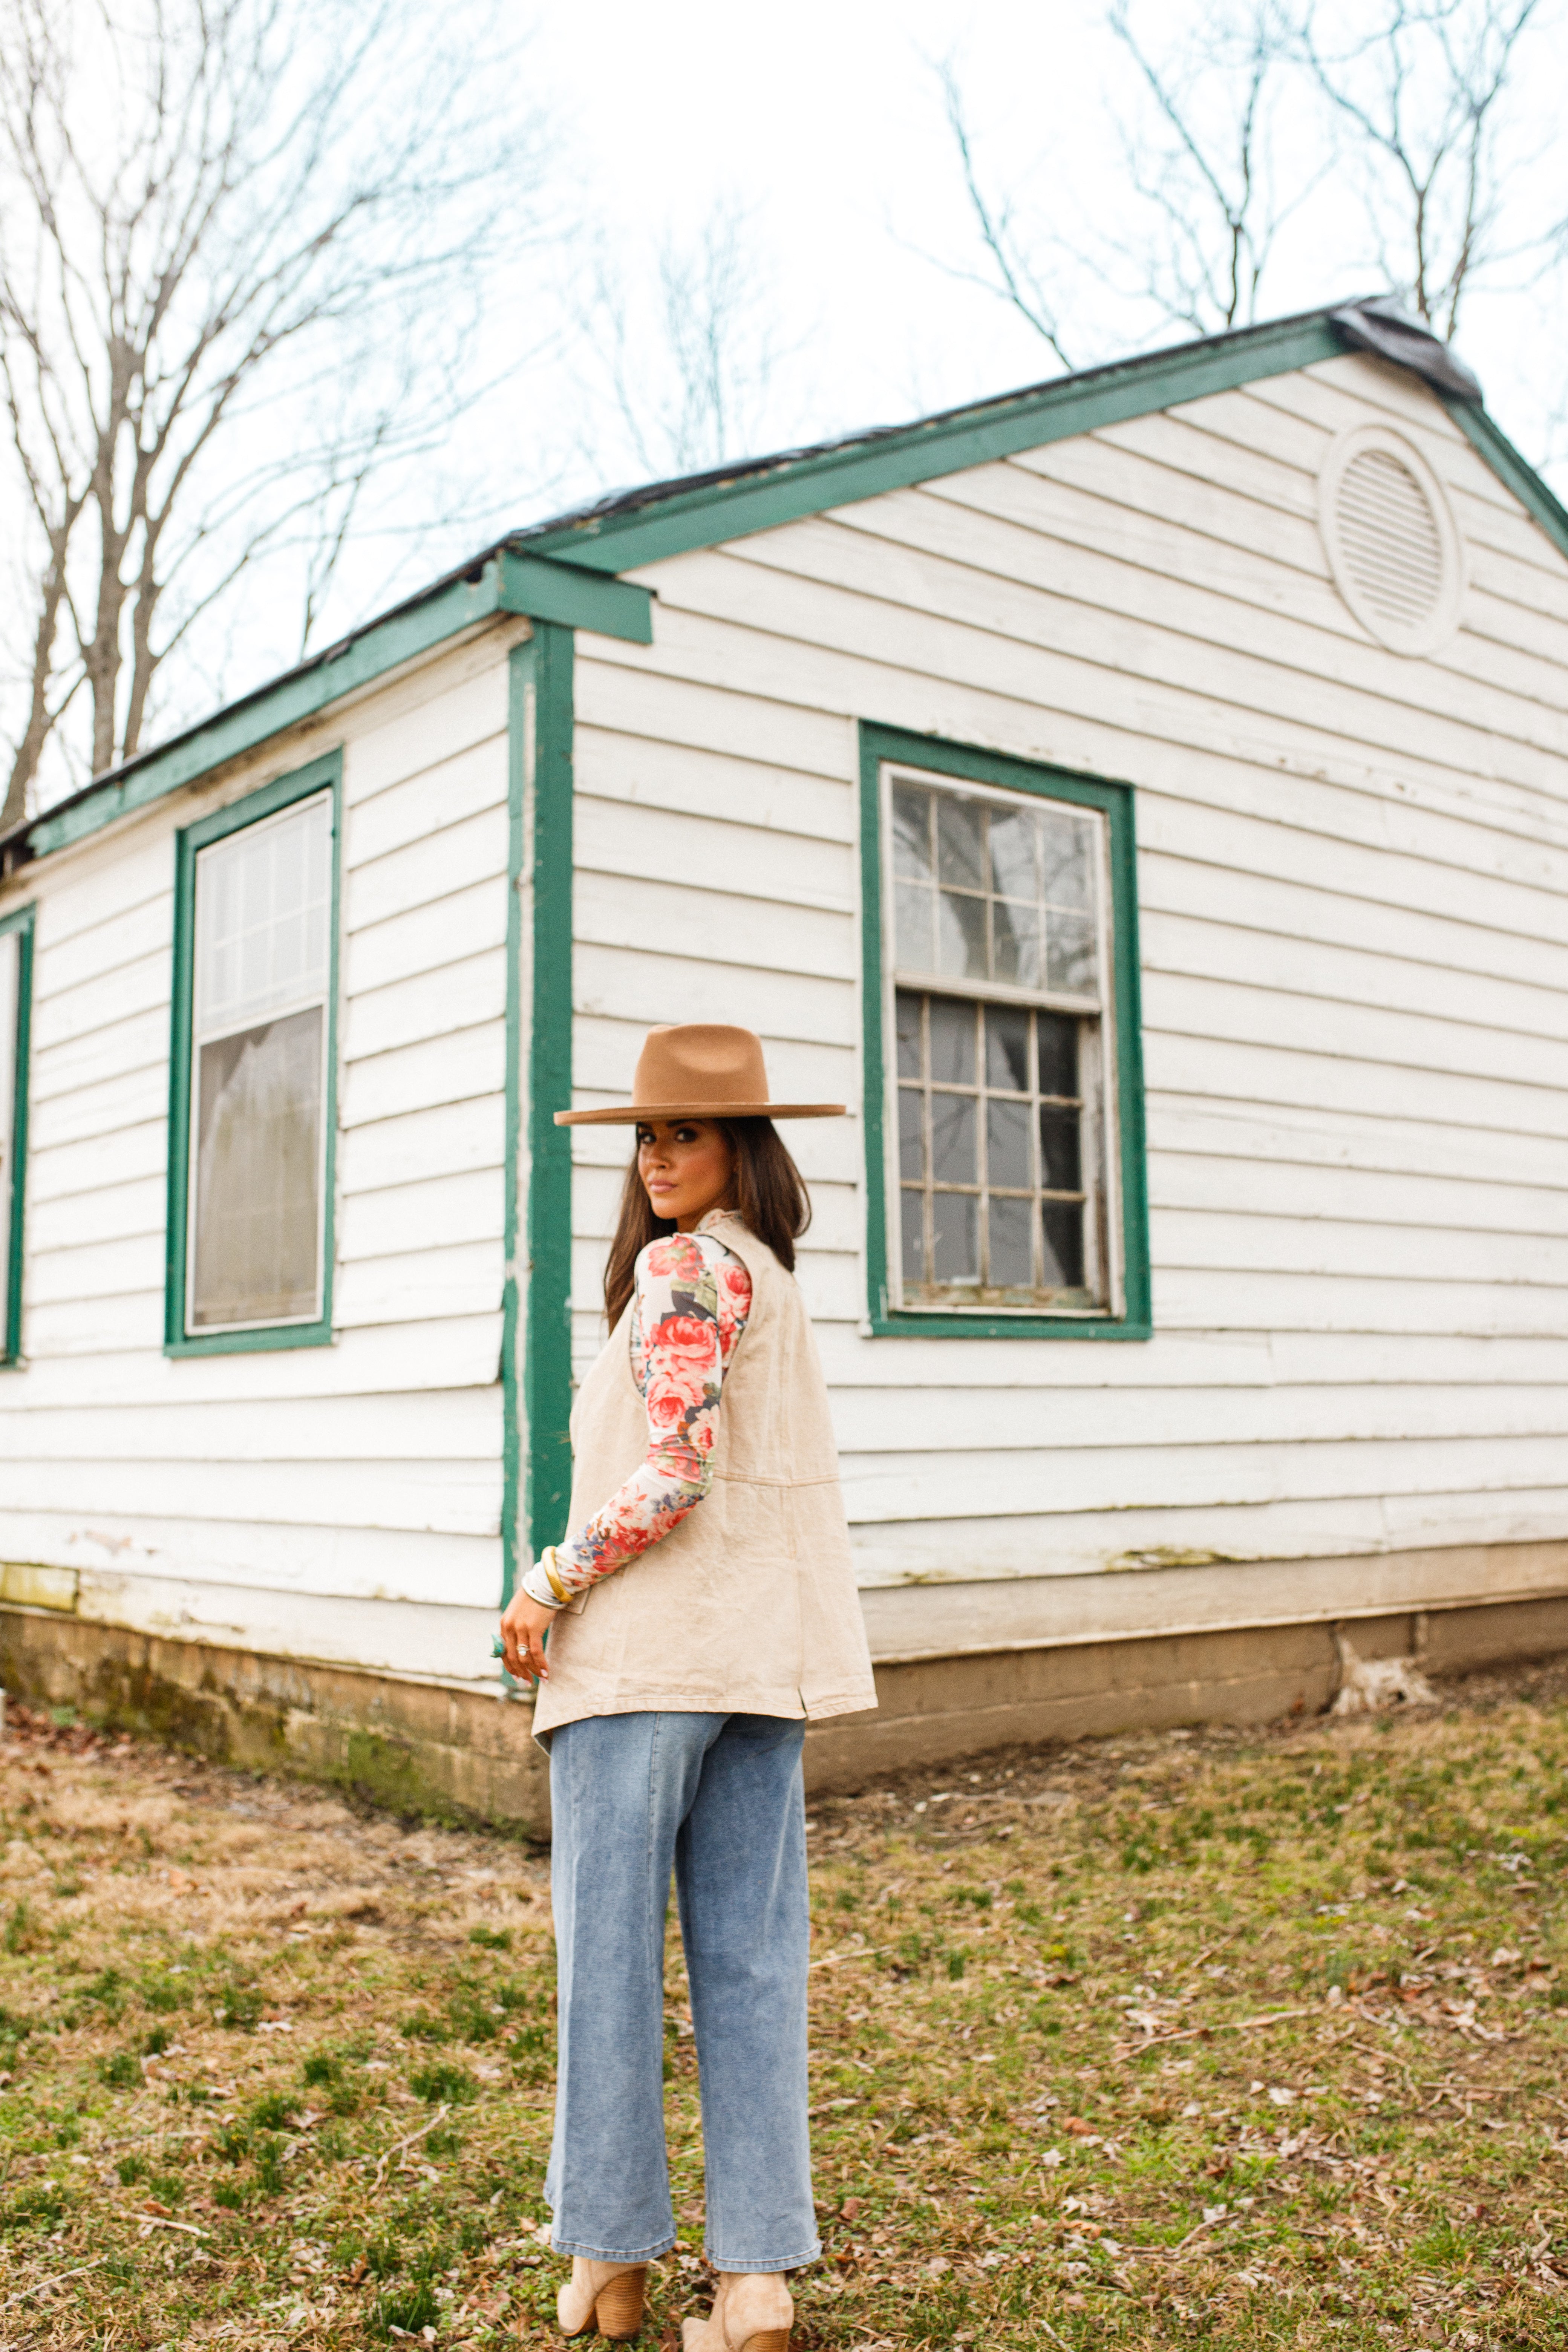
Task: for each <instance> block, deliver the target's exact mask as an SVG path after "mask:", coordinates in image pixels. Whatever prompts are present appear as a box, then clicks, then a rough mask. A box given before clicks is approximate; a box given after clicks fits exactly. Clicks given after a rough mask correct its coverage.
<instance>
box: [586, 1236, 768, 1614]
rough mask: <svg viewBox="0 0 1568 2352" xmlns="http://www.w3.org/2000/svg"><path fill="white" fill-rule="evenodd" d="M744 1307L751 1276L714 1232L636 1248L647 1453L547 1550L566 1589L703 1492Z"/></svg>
mask: <svg viewBox="0 0 1568 2352" xmlns="http://www.w3.org/2000/svg"><path fill="white" fill-rule="evenodd" d="M751 1305H752V1280H751V1276H750V1275H748V1273H747V1272H746V1269H745V1267H744V1266H743V1265H742V1263H741V1261H740V1259H739V1258H738V1257H736V1255H734V1253H733V1251H731V1250H727V1249H726V1248H725V1246H724V1244H723V1243H722V1242H721V1241H720V1240H719V1239H718V1238H717V1236H716V1235H715V1234H710V1233H704V1232H703V1231H702V1230H701V1229H700V1228H699V1230H698V1231H697V1232H696V1233H694V1234H668V1236H666V1237H665V1238H664V1239H663V1240H660V1241H656V1242H649V1244H648V1245H647V1248H646V1249H645V1250H644V1251H643V1253H642V1255H641V1256H640V1257H639V1258H638V1260H637V1312H636V1314H635V1315H634V1316H633V1318H632V1371H633V1373H634V1375H635V1377H636V1380H637V1386H638V1388H639V1389H640V1390H641V1391H642V1393H643V1400H644V1402H645V1404H646V1405H647V1454H646V1456H645V1457H644V1459H643V1462H642V1464H641V1466H640V1467H639V1468H638V1469H637V1470H636V1471H634V1473H633V1474H632V1475H631V1477H629V1478H628V1479H627V1480H626V1484H625V1486H620V1487H617V1489H616V1492H615V1494H613V1495H612V1496H611V1497H610V1499H609V1501H608V1502H607V1503H606V1504H605V1506H604V1507H603V1509H602V1510H599V1511H596V1512H595V1515H594V1517H592V1518H591V1519H590V1520H589V1521H588V1523H587V1525H586V1526H585V1527H584V1528H579V1529H578V1530H577V1531H576V1533H575V1534H574V1535H572V1536H569V1537H568V1538H567V1540H566V1541H565V1542H564V1543H563V1544H558V1545H557V1546H556V1550H555V1567H556V1573H557V1574H558V1575H559V1577H560V1579H561V1581H562V1583H563V1584H564V1585H565V1586H566V1588H567V1590H568V1591H572V1592H581V1591H584V1590H585V1589H586V1588H587V1587H588V1586H589V1585H591V1584H595V1583H597V1581H598V1580H599V1579H600V1578H601V1577H603V1576H612V1575H614V1573H615V1571H616V1569H617V1568H624V1567H625V1566H626V1562H627V1561H628V1560H632V1559H637V1556H638V1554H639V1553H640V1552H645V1551H647V1549H648V1546H649V1545H650V1544H656V1543H658V1540H659V1538H661V1537H662V1536H667V1535H668V1533H669V1532H670V1530H671V1528H678V1527H679V1525H680V1522H681V1520H682V1519H683V1518H685V1517H686V1516H687V1514H688V1512H689V1511H692V1510H695V1508H696V1507H697V1505H698V1504H699V1503H700V1501H701V1500H702V1497H703V1496H704V1495H706V1494H707V1492H708V1490H709V1488H710V1486H711V1485H712V1483H713V1471H712V1466H711V1463H710V1455H711V1454H712V1451H713V1444H714V1440H715V1438H716V1437H717V1435H718V1432H719V1412H720V1396H721V1391H722V1389H723V1385H724V1373H725V1370H726V1369H727V1367H728V1365H729V1362H730V1359H731V1356H732V1355H733V1354H734V1352H735V1344H736V1341H737V1340H738V1339H740V1336H741V1334H742V1331H743V1330H744V1329H745V1327H746V1317H747V1315H748V1314H749V1313H750V1311H751Z"/></svg>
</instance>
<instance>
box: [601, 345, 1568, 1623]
mask: <svg viewBox="0 0 1568 2352" xmlns="http://www.w3.org/2000/svg"><path fill="white" fill-rule="evenodd" d="M1365 421H1380V422H1384V423H1387V422H1392V423H1394V424H1395V425H1398V427H1399V428H1400V429H1401V430H1403V431H1405V433H1407V434H1408V435H1409V436H1411V438H1412V439H1413V440H1414V441H1415V444H1416V446H1418V447H1419V448H1420V449H1421V451H1422V452H1423V453H1424V455H1425V456H1426V458H1427V459H1428V461H1429V462H1430V464H1431V465H1432V466H1433V467H1434V468H1435V470H1436V473H1437V474H1438V476H1439V478H1441V480H1442V481H1443V482H1444V484H1445V485H1446V487H1447V491H1448V494H1449V497H1450V499H1451V500H1452V503H1453V506H1454V509H1455V512H1456V514H1457V516H1458V521H1459V524H1460V528H1461V530H1462V531H1463V533H1464V537H1465V541H1466V545H1467V549H1468V567H1469V569H1468V579H1469V585H1468V593H1467V597H1466V603H1465V613H1464V625H1463V627H1462V629H1461V631H1460V634H1459V635H1458V637H1457V639H1456V640H1455V641H1454V643H1453V644H1452V645H1451V646H1448V647H1447V648H1446V649H1445V650H1444V651H1443V652H1442V653H1441V654H1440V655H1439V656H1436V657H1435V658H1434V659H1431V660H1405V659H1401V658H1399V657H1397V656H1394V655H1391V654H1389V653H1386V652H1384V650H1383V649H1382V648H1381V647H1380V646H1376V645H1375V644H1373V642H1372V641H1371V640H1370V639H1368V638H1367V636H1366V635H1365V634H1364V633H1363V630H1362V629H1361V627H1360V626H1359V625H1358V624H1357V622H1356V621H1355V620H1354V619H1353V617H1352V614H1350V613H1349V611H1348V610H1347V609H1346V607H1345V606H1344V604H1342V601H1341V599H1340V597H1339V595H1338V593H1337V592H1336V591H1335V589H1334V586H1333V584H1332V580H1331V574H1330V571H1329V565H1328V561H1327V558H1326V555H1325V553H1324V551H1323V547H1322V544H1321V540H1320V537H1319V534H1318V529H1317V523H1316V511H1317V488H1316V476H1317V470H1318V467H1319V466H1320V464H1321V460H1322V457H1323V455H1324V453H1325V451H1326V449H1327V447H1328V446H1329V443H1330V440H1331V436H1333V434H1334V433H1336V432H1338V431H1339V430H1340V429H1341V428H1342V427H1343V426H1345V425H1353V424H1357V423H1361V422H1365ZM638 576H639V577H640V578H642V579H643V580H645V581H646V582H647V584H649V585H650V586H652V587H654V588H656V589H657V591H658V599H659V601H658V604H657V606H656V608H655V610H656V615H657V617H656V625H655V640H656V641H655V643H654V645H653V646H651V647H649V648H647V649H646V650H645V649H642V648H639V647H636V646H626V645H621V644H612V643H609V642H607V641H605V640H603V639H598V638H586V637H585V638H583V639H580V641H579V658H578V676H577V712H578V729H579V731H578V743H577V780H578V791H579V803H578V826H577V839H578V856H579V863H580V872H579V877H578V884H577V898H576V927H577V950H576V988H577V1022H576V1038H575V1055H576V1063H575V1067H576V1074H577V1083H578V1087H579V1089H580V1099H581V1100H582V1101H583V1102H584V1103H588V1102H600V1101H610V1100H613V1099H615V1097H616V1093H617V1091H618V1090H619V1089H620V1088H622V1087H624V1086H625V1083H626V1076H627V1074H628V1073H629V1071H630V1067H631V1064H632V1061H633V1058H634V1056H635V1053H636V1049H637V1043H638V1040H639V1039H640V1036H641V1034H642V1032H643V1031H644V1029H645V1028H646V1027H647V1025H648V1024H650V1023H651V1022H654V1021H679V1020H694V1019H705V1018H723V1019H732V1020H738V1021H744V1022H748V1023H750V1024H752V1025H754V1026H755V1027H756V1028H758V1029H759V1030H760V1031H761V1032H762V1033H763V1036H764V1038H765V1040H766V1044H767V1049H768V1055H769V1061H770V1066H771V1067H772V1071H773V1083H774V1086H775V1088H776V1089H777V1091H778V1092H779V1093H781V1094H782V1095H784V1096H790V1095H794V1096H797V1097H805V1098H808V1099H809V1098H820V1097H839V1098H842V1099H846V1100H848V1101H850V1102H852V1103H853V1102H855V1101H857V1100H858V1095H859V1088H860V1079H859V1050H858V1037H859V1026H860V1015H859V987H860V940H859V918H858V887H859V885H858V849H857V842H856V830H857V814H856V812H857V801H858V779H857V772H856V761H857V745H856V735H855V722H856V721H857V720H858V719H871V720H877V721H880V722H883V723H885V724H889V725H892V726H900V727H904V728H908V729H910V730H916V731H921V730H931V731H932V732H934V733H936V734H939V735H942V736H945V737H947V738H949V739H951V740H956V741H958V742H967V743H974V744H981V745H986V746H990V747H992V748H994V749H996V750H1000V751H1006V752H1009V753H1013V754H1015V755H1016V756H1018V757H1020V758H1024V759H1034V760H1039V761H1048V762H1053V763H1056V764H1058V765H1060V766H1062V767H1065V768H1068V769H1072V770H1079V771H1081V772H1086V773H1088V774H1090V775H1098V776H1104V777H1110V778H1118V779H1124V780H1128V781H1131V782H1132V783H1134V784H1135V785H1136V787H1137V790H1138V799H1137V821H1138V830H1139V840H1140V902H1141V922H1142V956H1143V991H1144V1057H1145V1071H1146V1078H1147V1086H1148V1115H1149V1129H1150V1162H1149V1175H1150V1189H1151V1199H1152V1255H1153V1271H1154V1312H1155V1322H1156V1336H1155V1338H1154V1339H1152V1341H1150V1342H1148V1343H1146V1344H1141V1343H1136V1342H1130V1343H1125V1344H1123V1343H1111V1342H1104V1343H1101V1342H1068V1341H1044V1340H1013V1341H995V1340H965V1339H942V1340H925V1339H870V1338H868V1337H866V1336H863V1335H862V1333H861V1330H860V1328H859V1326H860V1318H861V1316H862V1314H863V1312H864V1302H865V1280H864V1271H863V1266H862V1263H861V1248H862V1236H863V1223H864V1204H863V1197H862V1193H861V1190H860V1186H861V1181H862V1180H861V1135H860V1127H859V1122H858V1119H855V1120H849V1121H845V1122H843V1123H841V1124H835V1125H829V1124H826V1123H822V1124H817V1123H808V1124H803V1125H802V1126H801V1127H800V1128H798V1129H795V1130H793V1131H792V1134H791V1142H792V1146H793V1147H794V1148H795V1150H796V1151H797V1154H798V1157H799V1159H800V1160H801V1164H802V1166H803V1169H804V1170H805V1174H806V1176H807V1178H808V1180H809V1181H810V1183H811V1186H812V1191H813V1195H814V1199H815V1202H816V1223H815V1225H814V1228H813V1231H812V1234H811V1235H810V1237H809V1239H808V1241H807V1244H806V1246H805V1252H804V1255H803V1261H802V1276H803V1280H804V1282H805V1286H806V1289H807V1292H808V1294H809V1296H810V1298H811V1300H812V1304H813V1307H814V1308H815V1310H816V1314H817V1317H818V1318H819V1331H820V1336H821V1340H822V1344H823V1350H824V1355H825V1359H826V1365H827V1370H828V1375H829V1380H830V1382H831V1384H832V1387H833V1391H834V1399H835V1410H836V1414H837V1424H838V1429H839V1435H840V1443H841V1446H842V1451H843V1456H844V1467H845V1473H846V1479H847V1493H848V1496H849V1505H850V1514H851V1518H852V1521H853V1523H854V1534H855V1540H856V1543H857V1547H858V1556H859V1563H860V1572H861V1576H862V1580H863V1582H865V1583H866V1584H868V1585H895V1584H898V1583H900V1582H902V1581H905V1580H908V1579H910V1578H912V1577H918V1578H920V1579H922V1580H965V1579H986V1578H994V1577H998V1576H1000V1577H1017V1578H1027V1577H1038V1576H1046V1575H1052V1576H1054V1575H1063V1574H1080V1573H1086V1572H1090V1571H1095V1570H1102V1569H1105V1568H1108V1567H1112V1566H1114V1567H1118V1568H1121V1567H1131V1566H1137V1565H1148V1566H1151V1567H1152V1566H1155V1565H1157V1564H1158V1563H1159V1562H1160V1561H1161V1560H1171V1559H1181V1558H1184V1557H1186V1558H1190V1559H1195V1560H1201V1559H1205V1558H1208V1559H1215V1558H1218V1559H1238V1560H1247V1559H1265V1558H1269V1559H1278V1558H1296V1559H1311V1558H1313V1557H1320V1558H1327V1557H1329V1556H1331V1555H1337V1556H1343V1555H1346V1554H1355V1553H1358V1552H1359V1553H1365V1554H1371V1553H1375V1552H1379V1551H1384V1550H1395V1549H1406V1548H1415V1547H1422V1546H1426V1547H1435V1546H1436V1547H1440V1546H1452V1545H1457V1544H1470V1543H1509V1542H1513V1543H1524V1542H1530V1541H1535V1540H1552V1539H1561V1538H1568V1341H1565V1340H1564V1339H1563V1332H1564V1329H1565V1328H1568V1192H1564V1189H1563V1166H1564V1164H1565V1162H1564V1139H1565V1138H1568V923H1565V920H1564V913H1565V908H1568V563H1565V562H1564V561H1563V558H1562V557H1561V556H1560V555H1559V554H1558V553H1557V551H1555V550H1554V549H1553V548H1552V545H1551V543H1550V542H1549V541H1547V539H1546V538H1545V536H1544V535H1543V534H1542V532H1541V531H1540V530H1539V529H1538V528H1537V527H1536V526H1535V525H1534V523H1533V522H1532V521H1531V520H1530V519H1529V517H1528V516H1527V514H1526V513H1525V512H1524V510H1523V509H1521V507H1520V506H1519V505H1518V504H1517V503H1516V501H1515V500H1514V499H1512V498H1511V496H1510V493H1509V492H1508V491H1507V490H1506V489H1505V488H1503V486H1502V485H1501V484H1500V482H1499V480H1498V479H1497V478H1496V477H1495V476H1494V475H1493V474H1492V473H1491V472H1490V471H1489V469H1488V468H1487V467H1485V466H1484V464H1483V463H1482V462H1481V460H1480V459H1479V457H1478V456H1477V455H1476V454H1475V452H1474V451H1473V450H1472V449H1471V447H1470V446H1469V444H1468V442H1467V441H1466V440H1465V439H1464V438H1463V436H1461V434H1460V433H1459V431H1458V428H1457V427H1456V426H1455V425H1453V424H1452V423H1451V422H1450V421H1449V419H1448V417H1447V415H1446V414H1445V413H1444V411H1443V410H1442V408H1441V406H1440V405H1439V404H1438V403H1437V402H1436V400H1434V399H1433V398H1432V397H1431V396H1430V395H1429V394H1427V393H1426V390H1425V388H1424V387H1423V386H1421V385H1420V384H1419V383H1416V382H1415V381H1414V380H1413V379H1411V378H1409V377H1408V376H1405V375H1404V374H1402V373H1399V372H1398V371H1395V370H1393V369H1389V368H1385V367H1384V366H1382V365H1381V364H1380V363H1378V362H1374V361H1372V360H1368V359H1363V358H1352V357H1346V358H1344V359H1341V360H1336V361H1333V362H1329V363H1327V364H1325V365H1323V366H1320V367H1314V368H1312V369H1310V370H1307V371H1305V372H1304V373H1300V374H1296V375H1292V376H1287V377H1283V378H1279V379H1276V380H1274V381H1272V382H1268V383H1259V384H1258V385H1256V386H1254V387H1252V388H1250V389H1249V390H1247V391H1243V392H1235V393H1228V394H1223V395H1221V396H1217V397H1215V398H1211V399H1207V400H1203V401H1198V402H1194V403H1193V404H1191V405H1189V406H1186V407H1184V408H1181V409H1178V410H1173V411H1172V412H1170V413H1168V414H1165V415H1152V416H1148V417H1144V418H1142V419H1139V420H1137V421H1136V422H1134V423H1131V424H1128V425H1121V426H1116V427H1113V428H1110V429H1109V430H1107V431H1105V432H1101V433H1096V434H1092V435H1089V436H1083V437H1081V438H1079V439H1076V440H1071V441H1067V442H1063V443H1058V444H1057V445H1055V446H1052V447H1049V448H1047V449H1044V450H1041V451H1038V452H1037V453H1034V454H1032V455H1028V456H1026V457H1020V458H1017V459H1015V460H1012V461H1009V462H1006V463H999V464H994V465H988V466H984V467H977V468H975V469H973V470H972V471H970V472H968V473H965V474H961V475H958V476H955V477H951V478H947V479H944V480H941V481H937V482H933V483H931V484H930V485H928V486H925V487H923V488H915V489H910V490H906V491H901V492H898V493H895V494H889V495H888V496H885V497H881V498H878V499H868V500H866V501H865V502H863V503H860V504H858V505H855V506H852V507H848V508H846V509H842V510H839V511H836V512H834V513H832V514H828V515H824V516H818V517H814V518H811V519H808V520H802V521H800V522H796V523H794V524H790V525H787V526H784V527H782V528H780V529H778V530H771V531H767V532H763V533H759V534H757V535H756V536H754V537H752V538H747V539H743V540H741V541H735V542H733V543H731V544H730V545H727V546H724V547H721V548H717V549H713V550H707V551H697V552H693V553H691V554H689V555H686V556H682V557H679V558H678V559H674V560H671V561H669V562H660V563H658V564H655V565H652V566H649V567H648V568H647V570H646V571H645V572H642V573H641V574H639V575H638ZM627 1141H628V1139H627V1137H626V1133H625V1132H624V1131H621V1130H616V1129H609V1130H605V1129H578V1130H576V1140H575V1146H574V1149H575V1150H576V1153H577V1169H578V1176H577V1181H576V1185H575V1204H576V1205H575V1220H574V1222H575V1227H576V1237H577V1238H576V1253H575V1264H574V1306H575V1317H576V1332H577V1343H578V1351H579V1355H580V1356H581V1357H583V1358H584V1359H585V1358H587V1357H588V1356H590V1355H591V1354H592V1352H593V1350H594V1349H595V1346H596V1344H597V1342H598V1339H599V1335H600V1328H601V1327H600V1324H599V1320H598V1317H597V1314H596V1300H595V1293H596V1288H597V1283H598V1278H599V1272H600V1268H601V1265H602V1262H603V1248H604V1240H605V1234H606V1231H607V1228H608V1223H609V1220H610V1218H611V1215H612V1213H613V1208H614V1202H615V1197H616V1184H617V1172H616V1171H618V1168H619V1166H620V1164H621V1163H622V1161H623V1160H624V1158H625V1155H626V1148H627ZM1151 1589H1152V1588H1151ZM1337 1590H1338V1588H1336V1591H1337ZM1478 1597H1479V1596H1478ZM1162 1605H1164V1604H1162ZM1303 1613H1310V1609H1309V1608H1308V1606H1307V1596H1306V1595H1305V1590H1304V1597H1303Z"/></svg>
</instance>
